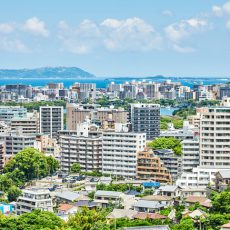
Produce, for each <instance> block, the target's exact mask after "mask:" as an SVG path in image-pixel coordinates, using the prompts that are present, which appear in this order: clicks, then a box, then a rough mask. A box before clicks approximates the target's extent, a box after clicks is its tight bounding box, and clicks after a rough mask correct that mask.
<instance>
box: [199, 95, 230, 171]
mask: <svg viewBox="0 0 230 230" xmlns="http://www.w3.org/2000/svg"><path fill="white" fill-rule="evenodd" d="M224 100H225V101H223V104H222V106H220V107H210V108H207V110H204V111H203V113H202V116H201V121H200V166H201V167H205V168H218V169H224V168H228V169H229V168H230V103H229V102H230V98H227V99H224Z"/></svg>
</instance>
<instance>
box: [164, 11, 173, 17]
mask: <svg viewBox="0 0 230 230" xmlns="http://www.w3.org/2000/svg"><path fill="white" fill-rule="evenodd" d="M162 14H163V15H165V16H173V12H172V11H171V10H164V11H163V12H162Z"/></svg>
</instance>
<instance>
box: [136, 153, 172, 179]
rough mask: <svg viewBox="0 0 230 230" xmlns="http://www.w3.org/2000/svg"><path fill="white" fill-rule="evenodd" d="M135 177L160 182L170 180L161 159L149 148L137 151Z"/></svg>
mask: <svg viewBox="0 0 230 230" xmlns="http://www.w3.org/2000/svg"><path fill="white" fill-rule="evenodd" d="M137 179H140V180H151V181H156V182H160V183H170V182H172V177H171V175H170V173H169V171H168V170H167V168H166V167H165V166H164V163H163V162H162V161H161V159H160V157H158V156H156V155H155V154H154V153H153V151H152V150H151V149H145V150H143V151H140V152H138V156H137Z"/></svg>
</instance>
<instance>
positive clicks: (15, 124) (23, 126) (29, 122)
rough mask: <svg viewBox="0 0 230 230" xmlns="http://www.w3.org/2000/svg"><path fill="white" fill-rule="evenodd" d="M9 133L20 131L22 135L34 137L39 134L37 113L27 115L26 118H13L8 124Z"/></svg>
mask: <svg viewBox="0 0 230 230" xmlns="http://www.w3.org/2000/svg"><path fill="white" fill-rule="evenodd" d="M10 126H11V131H13V132H14V131H17V130H21V133H22V134H25V135H35V134H37V133H39V116H38V112H37V111H34V112H33V113H27V117H26V118H13V119H12V120H11V123H10Z"/></svg>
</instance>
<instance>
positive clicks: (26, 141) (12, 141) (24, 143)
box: [0, 132, 35, 161]
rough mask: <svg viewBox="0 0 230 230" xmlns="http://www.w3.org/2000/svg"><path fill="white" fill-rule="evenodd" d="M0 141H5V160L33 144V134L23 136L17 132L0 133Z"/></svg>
mask: <svg viewBox="0 0 230 230" xmlns="http://www.w3.org/2000/svg"><path fill="white" fill-rule="evenodd" d="M0 141H1V142H4V143H5V151H6V154H5V158H6V161H7V160H8V159H10V158H11V157H12V156H13V155H15V154H17V153H18V152H20V151H22V150H23V149H25V148H28V147H34V146H35V136H25V135H23V134H22V133H17V132H16V133H2V134H0Z"/></svg>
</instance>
